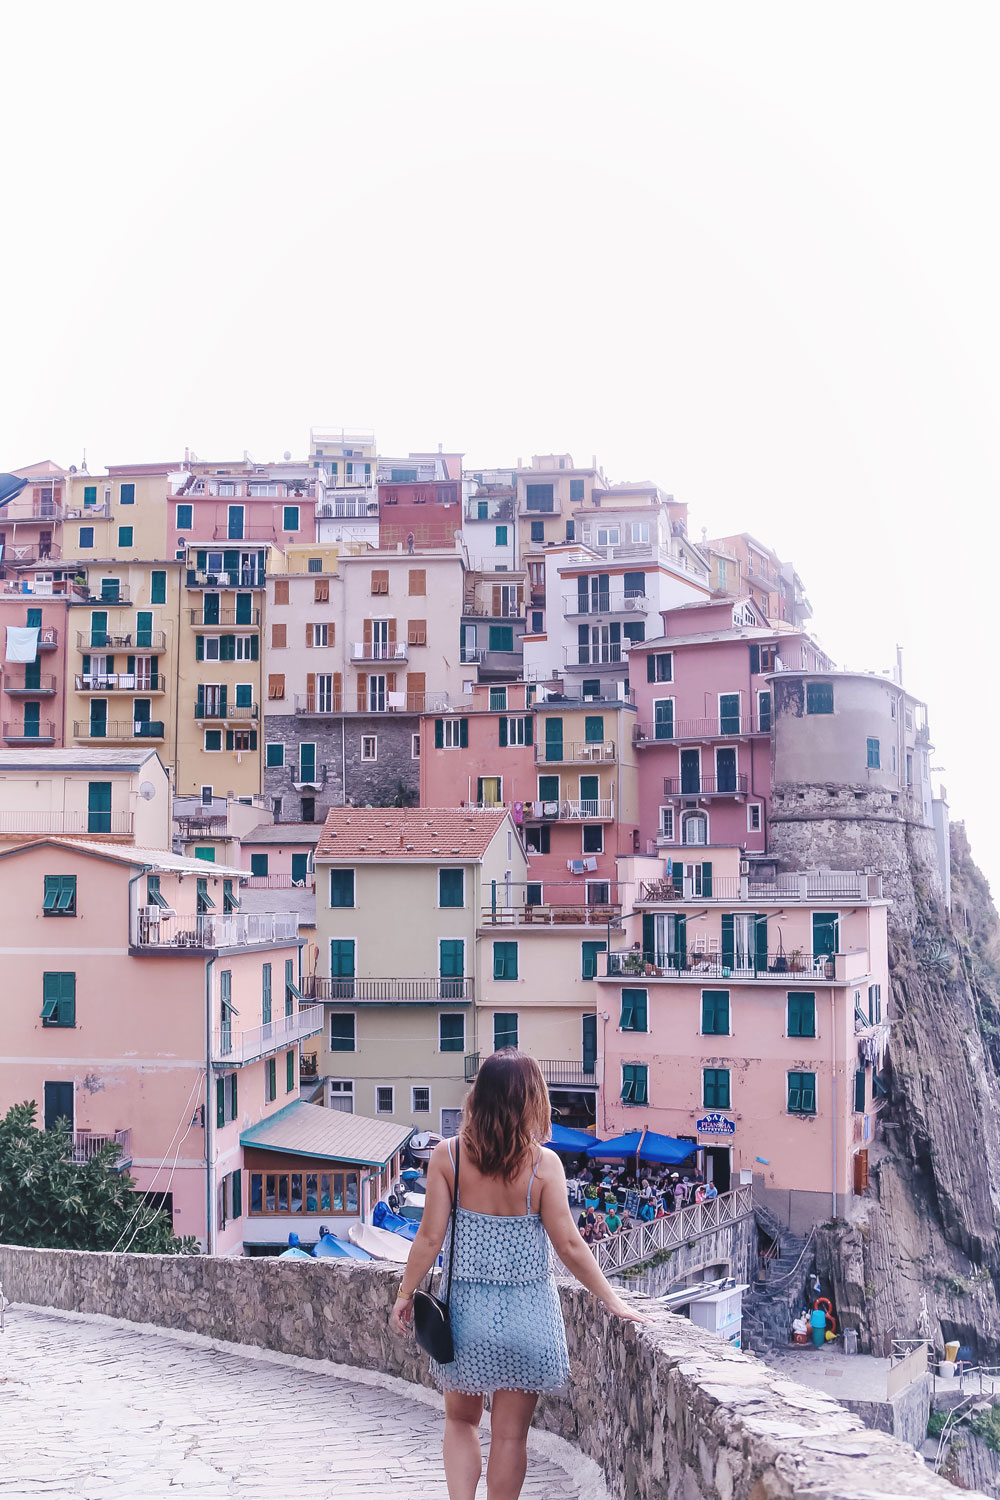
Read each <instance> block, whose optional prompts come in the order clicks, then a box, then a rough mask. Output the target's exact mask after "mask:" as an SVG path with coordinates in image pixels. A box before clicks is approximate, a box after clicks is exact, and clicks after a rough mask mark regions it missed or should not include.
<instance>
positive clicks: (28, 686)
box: [3, 672, 58, 698]
mask: <svg viewBox="0 0 1000 1500" xmlns="http://www.w3.org/2000/svg"><path fill="white" fill-rule="evenodd" d="M27 675H28V674H27V673H26V672H25V673H24V674H23V676H24V677H27ZM57 687H58V683H57V681H56V678H55V675H54V674H52V673H46V674H45V675H44V676H43V675H42V674H41V673H39V674H38V681H37V682H32V683H28V682H25V681H14V682H12V681H11V679H10V677H9V676H8V674H7V673H6V672H5V673H4V679H3V689H4V692H5V693H10V694H11V696H12V697H13V695H14V694H15V693H16V694H18V696H19V697H20V696H30V695H31V694H32V693H38V694H39V695H40V696H41V697H44V698H51V697H52V696H53V694H54V693H55V691H56V689H57Z"/></svg>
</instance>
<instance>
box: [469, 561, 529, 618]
mask: <svg viewBox="0 0 1000 1500" xmlns="http://www.w3.org/2000/svg"><path fill="white" fill-rule="evenodd" d="M483 571H485V570H483ZM462 615H463V618H469V617H471V618H474V619H477V620H523V619H524V605H523V604H502V605H501V606H500V608H499V609H494V608H493V601H492V600H490V602H489V604H484V603H483V602H482V600H481V599H466V600H465V602H464V604H463V605H462Z"/></svg>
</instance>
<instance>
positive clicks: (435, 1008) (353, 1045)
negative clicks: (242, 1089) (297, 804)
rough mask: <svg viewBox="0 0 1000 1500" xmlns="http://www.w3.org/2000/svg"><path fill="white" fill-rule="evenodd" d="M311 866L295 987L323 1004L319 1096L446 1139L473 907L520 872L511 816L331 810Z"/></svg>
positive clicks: (459, 1081) (456, 1100) (464, 1046)
mask: <svg viewBox="0 0 1000 1500" xmlns="http://www.w3.org/2000/svg"><path fill="white" fill-rule="evenodd" d="M315 863H316V893H317V903H316V906H317V910H316V925H317V942H318V948H319V958H318V965H317V973H316V977H315V978H314V979H313V980H312V982H311V983H309V984H307V994H308V995H309V996H310V998H313V999H316V1000H321V1001H322V1003H323V1007H324V1010H325V1012H326V1029H325V1033H324V1046H323V1049H322V1051H321V1053H320V1056H319V1059H318V1069H319V1073H320V1076H321V1079H322V1089H321V1091H320V1092H321V1093H322V1095H324V1096H325V1101H326V1102H327V1103H328V1105H329V1106H330V1107H331V1108H333V1109H339V1110H346V1111H348V1112H350V1111H358V1112H360V1113H362V1114H366V1115H373V1116H375V1117H376V1118H379V1117H387V1118H391V1119H393V1120H395V1121H396V1122H397V1123H400V1124H407V1125H410V1126H414V1127H416V1128H417V1129H419V1130H435V1131H439V1132H440V1133H442V1134H446V1135H453V1134H454V1133H455V1131H456V1130H457V1128H458V1121H459V1118H460V1113H461V1108H462V1102H463V1100H464V1098H465V1094H466V1088H467V1085H466V1078H465V1072H466V1069H465V1054H466V1052H468V1051H470V1050H472V1049H471V1043H472V1040H473V1037H474V1035H475V1020H474V1005H475V997H476V994H477V991H478V988H479V985H480V983H481V979H482V975H481V973H480V972H478V971H477V966H478V965H479V964H480V947H479V945H478V943H477V933H478V929H479V926H480V922H481V919H482V913H483V911H484V910H485V909H489V908H490V907H491V904H492V903H493V901H494V900H495V899H499V900H502V901H503V902H504V903H506V904H509V902H510V900H512V899H513V892H514V891H515V890H523V887H524V882H525V874H526V870H527V861H526V858H525V854H524V849H523V846H522V844H521V840H520V836H519V834H518V831H517V829H516V828H515V826H514V824H513V822H512V820H511V817H510V814H509V812H508V811H507V810H506V809H504V808H489V809H474V808H457V807H436V808H435V807H421V808H410V809H397V808H366V809H358V808H334V809H331V811H330V812H329V813H328V814H327V817H326V823H325V825H324V828H323V831H322V834H321V837H320V841H319V844H318V845H317V848H316V856H315ZM495 893H499V896H497V895H496V894H495Z"/></svg>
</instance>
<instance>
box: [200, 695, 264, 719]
mask: <svg viewBox="0 0 1000 1500" xmlns="http://www.w3.org/2000/svg"><path fill="white" fill-rule="evenodd" d="M194 716H195V718H196V719H238V720H240V721H245V720H247V719H256V718H258V717H259V716H260V708H259V706H258V705H257V704H256V703H228V702H226V703H219V702H216V701H211V702H207V701H206V700H205V699H204V698H196V699H195V704H194Z"/></svg>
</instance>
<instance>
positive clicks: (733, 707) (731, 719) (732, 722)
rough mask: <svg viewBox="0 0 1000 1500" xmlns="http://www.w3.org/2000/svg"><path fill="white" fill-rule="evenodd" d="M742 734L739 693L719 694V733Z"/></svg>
mask: <svg viewBox="0 0 1000 1500" xmlns="http://www.w3.org/2000/svg"><path fill="white" fill-rule="evenodd" d="M739 732H740V695H739V693H720V694H719V733H720V734H739Z"/></svg>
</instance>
